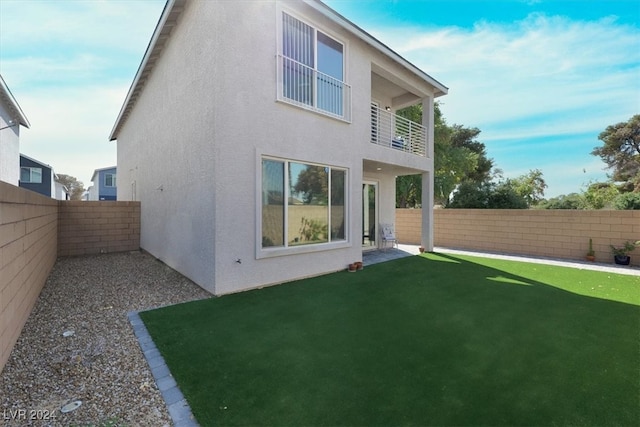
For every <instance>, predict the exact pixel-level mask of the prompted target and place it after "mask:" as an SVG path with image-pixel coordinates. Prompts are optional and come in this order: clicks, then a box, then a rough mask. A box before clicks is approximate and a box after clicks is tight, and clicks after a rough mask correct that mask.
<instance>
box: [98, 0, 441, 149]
mask: <svg viewBox="0 0 640 427" xmlns="http://www.w3.org/2000/svg"><path fill="white" fill-rule="evenodd" d="M187 1H188V0H167V3H166V4H165V6H164V10H163V11H162V15H161V16H160V19H159V20H158V23H157V24H156V28H155V30H154V31H153V36H152V37H151V40H150V41H149V45H148V46H147V50H146V51H145V54H144V57H143V58H142V62H141V63H140V66H139V67H138V71H137V72H136V75H135V77H134V79H133V82H132V83H131V86H130V87H129V92H128V93H127V97H126V98H125V100H124V103H123V104H122V108H121V109H120V113H119V114H118V117H117V118H116V122H115V124H114V125H113V128H112V129H111V133H110V134H109V140H110V141H114V140H116V139H117V138H118V132H119V131H120V128H121V127H122V125H123V124H124V122H125V121H126V119H127V117H128V116H129V113H130V112H131V110H132V109H133V106H134V104H135V102H136V99H137V97H138V95H139V94H140V92H142V90H143V89H144V85H145V83H146V79H147V77H148V75H149V74H151V71H152V70H153V67H154V65H155V62H156V60H157V59H158V58H159V57H160V55H161V53H162V50H163V49H164V45H165V43H166V41H167V39H168V38H169V37H170V34H171V30H172V29H173V26H174V25H175V23H176V21H177V19H178V18H179V17H180V15H181V14H182V11H183V9H184V5H185V4H186V3H187ZM302 2H304V3H305V4H307V5H309V6H310V7H312V8H313V9H314V10H316V11H318V12H320V13H321V14H322V15H324V16H325V17H327V18H329V19H330V20H331V21H333V22H335V23H336V24H338V25H340V26H341V27H343V28H344V29H346V30H347V31H349V32H351V33H353V34H354V35H356V37H358V38H360V39H361V40H363V41H364V42H365V43H367V44H369V45H370V46H372V47H374V48H375V49H377V50H378V51H379V52H381V53H382V54H384V55H386V56H388V57H390V58H391V59H393V60H394V61H396V62H397V63H398V64H400V65H401V66H403V67H404V68H406V69H408V70H409V71H411V72H412V73H414V74H415V75H417V76H418V77H420V78H421V79H423V80H425V81H427V82H429V84H431V85H432V86H433V87H434V88H436V92H435V93H434V96H435V97H436V98H437V97H439V96H442V95H446V94H447V93H448V91H449V88H448V87H446V86H445V85H443V84H442V83H440V82H439V81H438V80H436V79H434V78H433V77H431V76H430V75H429V74H427V73H425V72H424V71H422V70H421V69H420V68H418V67H416V66H415V65H413V64H412V63H411V62H409V61H407V60H406V59H404V58H403V57H402V56H400V55H399V54H398V53H396V52H395V51H393V50H392V49H391V48H389V47H388V46H387V45H385V44H384V43H382V42H381V41H380V40H378V39H376V38H375V37H373V36H372V35H371V34H369V33H367V32H366V31H365V30H363V29H362V28H360V27H358V26H357V25H356V24H354V23H353V22H351V21H349V20H348V19H347V18H345V17H344V16H342V15H340V14H339V13H338V12H336V11H335V10H333V9H331V8H330V7H329V6H327V5H326V4H324V3H323V2H322V1H320V0H302ZM174 12H175V14H174V16H173V18H172V20H171V21H169V18H170V17H171V14H172V13H174ZM167 22H170V23H171V25H168V24H167ZM167 27H169V28H167Z"/></svg>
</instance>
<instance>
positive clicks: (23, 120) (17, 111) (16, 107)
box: [0, 75, 31, 129]
mask: <svg viewBox="0 0 640 427" xmlns="http://www.w3.org/2000/svg"><path fill="white" fill-rule="evenodd" d="M0 92H1V95H2V97H3V98H6V99H7V100H8V101H9V106H10V107H11V109H12V110H13V113H14V115H15V116H16V118H17V119H18V123H19V124H20V125H22V126H24V127H26V128H27V129H29V128H31V123H29V119H27V116H26V115H25V114H24V111H22V108H20V104H18V101H16V98H15V97H14V96H13V94H12V93H11V90H9V87H8V86H7V83H6V82H5V81H4V79H3V78H2V75H0Z"/></svg>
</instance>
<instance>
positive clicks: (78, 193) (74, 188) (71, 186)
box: [57, 173, 84, 200]
mask: <svg viewBox="0 0 640 427" xmlns="http://www.w3.org/2000/svg"><path fill="white" fill-rule="evenodd" d="M57 175H58V182H59V183H61V184H62V185H64V186H65V187H67V190H68V191H69V198H70V199H71V200H81V199H82V193H84V184H83V183H82V181H78V179H77V178H76V177H74V176H71V175H65V174H63V173H59V174H57Z"/></svg>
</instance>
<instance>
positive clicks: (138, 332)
mask: <svg viewBox="0 0 640 427" xmlns="http://www.w3.org/2000/svg"><path fill="white" fill-rule="evenodd" d="M127 318H128V319H129V323H131V327H132V328H133V333H134V334H135V336H136V338H137V339H138V344H140V349H141V350H142V353H143V354H144V357H145V359H146V360H147V363H148V364H149V369H150V370H151V374H152V375H153V379H154V380H155V381H156V385H157V386H158V389H159V390H160V393H161V394H162V398H163V399H164V402H165V404H166V405H167V410H168V411H169V415H170V416H171V420H172V421H173V425H174V426H175V427H198V426H199V424H198V423H197V422H196V419H195V417H194V416H193V413H192V412H191V407H190V406H189V402H187V399H185V397H184V395H183V394H182V391H180V388H179V387H178V383H176V381H175V380H174V379H173V375H171V371H170V370H169V367H168V366H167V364H166V363H165V361H164V358H163V357H162V355H161V354H160V351H159V350H158V348H157V347H156V344H155V343H154V342H153V338H151V335H149V331H147V327H146V326H145V325H144V322H143V321H142V319H141V318H140V314H139V312H138V311H131V312H129V313H128V314H127Z"/></svg>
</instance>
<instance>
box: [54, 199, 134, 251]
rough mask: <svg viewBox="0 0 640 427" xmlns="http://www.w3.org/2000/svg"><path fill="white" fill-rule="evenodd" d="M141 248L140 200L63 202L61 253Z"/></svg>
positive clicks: (60, 217)
mask: <svg viewBox="0 0 640 427" xmlns="http://www.w3.org/2000/svg"><path fill="white" fill-rule="evenodd" d="M138 249H140V202H115V201H103V202H97V201H93V202H92V201H61V202H60V209H59V215H58V256H75V255H90V254H100V253H109V252H124V251H133V250H138Z"/></svg>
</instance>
